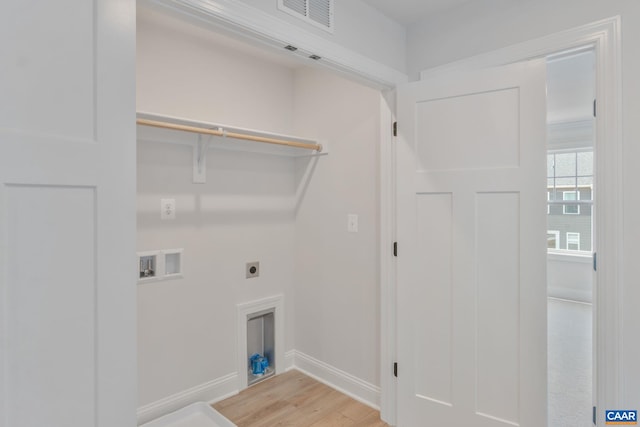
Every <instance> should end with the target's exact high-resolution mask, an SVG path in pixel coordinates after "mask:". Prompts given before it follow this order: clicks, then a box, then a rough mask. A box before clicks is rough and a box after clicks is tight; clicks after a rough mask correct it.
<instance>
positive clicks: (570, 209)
mask: <svg viewBox="0 0 640 427" xmlns="http://www.w3.org/2000/svg"><path fill="white" fill-rule="evenodd" d="M562 200H580V191H579V190H572V191H563V192H562ZM562 213H563V214H565V215H580V205H579V204H577V203H567V204H563V205H562Z"/></svg>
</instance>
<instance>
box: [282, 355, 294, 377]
mask: <svg viewBox="0 0 640 427" xmlns="http://www.w3.org/2000/svg"><path fill="white" fill-rule="evenodd" d="M295 356H296V351H295V350H289V351H286V352H285V353H284V370H283V372H286V371H290V370H292V369H293V368H295V364H294V363H295V360H294V358H295Z"/></svg>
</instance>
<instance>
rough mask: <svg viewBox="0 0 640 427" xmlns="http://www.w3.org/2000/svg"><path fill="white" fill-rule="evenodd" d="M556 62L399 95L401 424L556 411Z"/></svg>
mask: <svg viewBox="0 0 640 427" xmlns="http://www.w3.org/2000/svg"><path fill="white" fill-rule="evenodd" d="M545 112H546V105H545V65H544V61H530V62H527V63H521V64H514V65H509V66H504V67H501V68H496V69H485V70H480V71H476V72H473V73H469V74H459V75H452V76H446V77H442V78H433V79H429V80H425V81H420V82H416V83H412V84H409V85H406V86H404V87H402V88H401V89H400V90H399V92H398V127H399V138H398V141H397V144H398V145H397V192H398V196H397V197H398V200H397V209H398V216H397V224H398V225H397V227H398V230H397V234H398V243H399V254H398V264H397V266H398V362H399V374H398V426H400V427H419V426H428V425H433V426H440V427H446V426H451V427H461V426H474V427H482V426H486V427H505V426H523V427H540V426H544V425H546V423H547V415H546V378H547V370H546V243H545V242H546V215H545V214H546V208H545V202H546V198H545V189H546V181H545V171H546V169H545V167H546V163H545V162H546V157H545V153H546V134H545V132H546V126H545V122H546V118H545V116H546V114H545Z"/></svg>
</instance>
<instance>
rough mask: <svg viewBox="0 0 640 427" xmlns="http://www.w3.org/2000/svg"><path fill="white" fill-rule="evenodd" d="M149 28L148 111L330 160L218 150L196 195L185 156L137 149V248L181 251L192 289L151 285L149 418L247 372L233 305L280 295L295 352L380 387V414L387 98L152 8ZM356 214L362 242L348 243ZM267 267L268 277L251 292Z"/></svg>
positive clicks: (143, 25)
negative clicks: (168, 211) (381, 157)
mask: <svg viewBox="0 0 640 427" xmlns="http://www.w3.org/2000/svg"><path fill="white" fill-rule="evenodd" d="M138 19H139V22H138V71H137V72H138V90H137V95H138V110H141V111H148V112H155V113H161V114H169V115H176V116H182V117H186V118H192V119H201V120H208V121H213V122H221V123H224V124H230V125H236V126H243V127H250V128H256V129H262V130H267V131H275V132H283V133H292V134H296V135H300V136H306V137H310V138H318V139H321V140H325V141H326V142H328V144H329V147H330V154H329V155H328V156H323V157H319V158H318V157H316V158H314V159H313V160H310V159H298V160H293V159H289V158H283V157H275V156H265V155H261V154H251V153H246V152H224V151H220V150H211V149H210V151H209V153H208V155H207V183H206V184H204V185H196V184H192V183H191V176H192V169H191V164H192V163H191V151H190V149H189V148H188V147H185V146H179V145H169V144H158V143H150V142H140V143H139V144H138V250H140V251H144V250H152V249H163V248H184V266H185V267H184V268H185V277H184V279H176V280H170V281H165V282H156V283H147V284H143V285H140V286H139V287H138V289H139V292H138V295H139V304H138V310H139V325H138V336H139V388H140V390H139V397H140V401H139V405H140V406H144V405H148V404H150V403H153V402H157V401H158V400H160V399H163V398H166V397H168V396H170V395H173V394H176V393H180V392H182V391H184V390H187V389H189V388H192V387H195V386H198V385H201V384H203V383H206V382H208V381H211V380H215V379H217V378H221V377H223V376H225V375H228V374H230V373H233V372H235V371H236V358H235V352H236V347H235V339H236V335H235V326H234V325H235V323H234V322H235V309H236V304H237V303H240V302H245V301H250V300H254V299H257V298H261V297H266V296H269V295H273V294H276V293H283V294H284V295H285V306H286V310H287V311H286V319H285V321H286V326H285V328H286V334H285V339H286V342H285V351H287V350H292V349H295V350H298V351H299V352H301V353H300V354H303V355H306V356H310V357H311V358H313V359H316V360H317V361H319V362H320V364H328V365H330V366H331V367H334V368H336V369H339V370H342V371H345V372H346V373H347V374H348V375H350V376H353V377H354V378H357V381H356V382H358V381H361V382H362V384H365V388H366V387H367V386H368V385H371V386H372V388H373V389H374V393H373V394H374V396H373V397H372V398H371V400H372V401H373V400H375V387H376V386H377V385H379V373H378V370H379V368H378V367H379V332H378V331H379V300H378V299H379V297H378V294H379V290H378V270H377V269H378V262H377V261H378V260H377V253H378V251H377V241H378V232H377V230H378V218H377V206H378V182H377V164H378V159H377V154H376V153H377V144H378V133H379V115H380V106H379V105H380V94H379V92H377V91H375V90H372V89H369V88H365V87H363V86H360V85H359V84H357V83H353V82H350V81H346V80H344V79H343V78H340V77H337V76H334V75H332V74H330V73H329V72H326V71H323V70H318V69H306V68H304V69H298V70H293V69H292V68H290V67H289V66H288V65H278V64H277V63H274V62H273V61H271V60H269V59H268V58H267V59H265V58H264V55H263V54H262V53H261V52H259V51H254V50H252V49H247V48H243V47H241V46H240V45H238V44H237V42H234V41H233V40H228V39H225V38H223V37H220V36H219V35H213V34H212V33H210V32H208V31H206V30H203V29H199V28H197V27H193V26H189V25H187V26H185V25H184V24H183V23H181V22H180V21H178V20H176V19H174V18H168V17H166V16H163V15H161V14H158V13H157V12H153V11H151V10H146V9H145V10H140V13H139V18H138ZM310 162H311V163H310ZM312 164H315V167H313V168H312V174H311V175H310V177H309V178H308V179H307V178H306V175H305V171H306V170H311V169H308V168H311V165H312ZM170 197H175V198H176V204H177V219H176V220H175V221H162V220H160V218H159V204H160V202H159V200H160V198H170ZM348 213H356V214H359V219H360V221H359V222H360V223H359V230H360V231H359V233H347V214H348ZM254 260H259V261H260V262H261V277H260V278H259V279H251V280H247V279H245V277H244V263H245V262H247V261H254ZM306 360H309V359H306ZM318 366H320V365H319V364H316V365H315V367H318ZM334 372H335V371H334ZM316 373H318V372H316ZM324 373H326V371H325V372H321V373H320V374H324ZM356 392H357V391H356Z"/></svg>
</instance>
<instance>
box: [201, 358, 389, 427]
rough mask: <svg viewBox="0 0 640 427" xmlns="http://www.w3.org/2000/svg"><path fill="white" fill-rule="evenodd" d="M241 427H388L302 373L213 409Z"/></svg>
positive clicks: (250, 390)
mask: <svg viewBox="0 0 640 427" xmlns="http://www.w3.org/2000/svg"><path fill="white" fill-rule="evenodd" d="M213 407H214V408H215V409H216V410H217V411H219V412H220V413H221V414H222V415H224V416H225V417H227V418H229V419H230V420H231V421H233V422H234V423H235V424H236V425H238V427H275V426H290V427H321V426H323V427H324V426H326V427H329V426H330V427H342V426H345V427H346V426H349V427H387V426H388V425H387V424H386V423H384V422H382V421H380V414H379V412H378V411H376V410H375V409H372V408H370V407H368V406H366V405H364V404H362V403H360V402H358V401H356V400H354V399H352V398H350V397H349V396H347V395H345V394H342V393H340V392H338V391H336V390H334V389H332V388H331V387H328V386H326V385H324V384H322V383H320V382H318V381H316V380H314V379H313V378H310V377H308V376H306V375H304V374H302V373H301V372H299V371H296V370H291V371H289V372H285V373H284V374H280V375H278V376H276V377H273V378H270V379H268V380H264V381H262V382H260V383H258V384H256V385H254V386H252V387H249V388H248V389H246V390H244V391H242V392H241V393H240V394H238V395H237V396H233V397H230V398H229V399H226V400H223V401H221V402H218V403H216V404H214V405H213Z"/></svg>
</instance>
